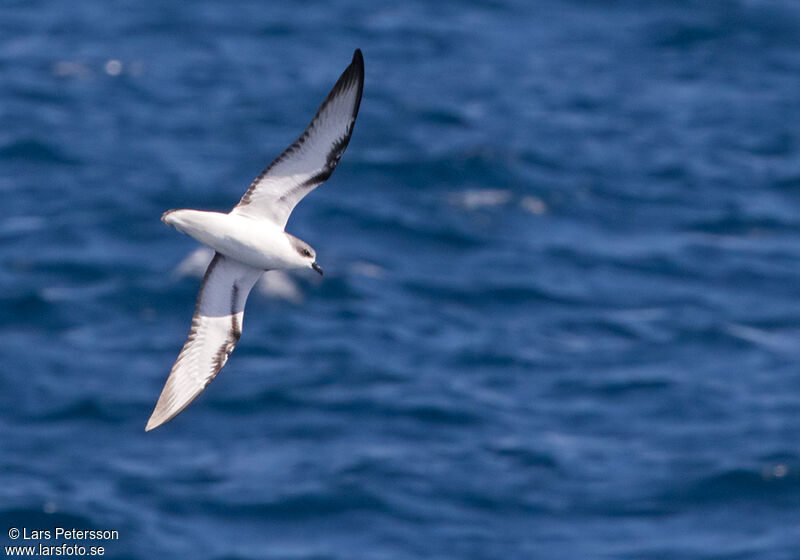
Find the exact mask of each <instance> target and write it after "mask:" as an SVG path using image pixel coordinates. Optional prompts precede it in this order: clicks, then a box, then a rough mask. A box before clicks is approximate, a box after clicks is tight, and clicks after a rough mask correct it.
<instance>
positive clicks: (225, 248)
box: [145, 49, 364, 431]
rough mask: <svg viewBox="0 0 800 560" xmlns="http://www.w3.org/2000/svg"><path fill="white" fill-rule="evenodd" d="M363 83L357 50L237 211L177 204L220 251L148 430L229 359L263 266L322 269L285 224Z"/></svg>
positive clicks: (337, 142)
mask: <svg viewBox="0 0 800 560" xmlns="http://www.w3.org/2000/svg"><path fill="white" fill-rule="evenodd" d="M363 88H364V58H363V57H362V55H361V50H360V49H356V51H355V53H353V60H352V62H351V63H350V66H348V67H347V69H346V70H345V71H344V72H343V73H342V75H341V76H340V77H339V79H338V80H337V81H336V84H335V85H334V86H333V89H332V90H331V92H330V93H329V94H328V97H327V98H326V99H325V101H323V103H322V105H321V106H320V107H319V109H318V110H317V114H316V115H314V118H313V119H311V123H310V124H309V125H308V127H307V128H306V129H305V131H304V132H303V134H301V135H300V137H299V138H298V139H297V140H295V141H294V143H293V144H292V145H291V146H289V147H288V148H286V150H284V152H283V153H282V154H281V155H279V156H278V157H277V158H276V159H275V160H274V161H273V162H272V163H270V164H269V166H268V167H267V168H266V169H264V171H262V172H261V174H260V175H259V176H258V177H256V179H255V180H254V181H253V183H252V184H251V185H250V188H249V189H247V192H245V193H244V196H242V199H241V200H240V201H239V203H238V204H237V205H236V206H235V207H234V208H233V210H231V211H230V212H228V213H227V214H223V213H220V212H202V211H200V210H169V211H168V212H165V213H164V215H163V216H162V217H161V221H163V222H164V223H165V224H167V225H170V226H173V227H174V228H175V229H177V230H178V231H180V232H183V233H186V234H188V235H191V236H192V237H194V238H195V239H197V240H198V241H200V242H201V243H204V244H205V245H208V246H209V247H211V248H212V249H214V251H215V254H214V258H213V259H212V260H211V263H210V264H209V265H208V268H207V269H206V273H205V276H204V277H203V284H202V286H201V288H200V293H199V294H198V296H197V305H196V306H195V310H194V317H193V318H192V326H191V329H190V331H189V337H188V338H187V340H186V343H185V344H184V345H183V349H182V350H181V352H180V354H179V355H178V359H177V361H176V362H175V365H173V366H172V371H170V374H169V377H168V378H167V382H166V384H165V385H164V389H163V390H162V391H161V396H160V397H159V398H158V402H157V403H156V407H155V410H153V414H152V415H151V416H150V419H149V420H148V422H147V426H146V427H145V430H146V431H149V430H152V429H153V428H157V427H158V426H160V425H162V424H164V423H165V422H168V421H169V420H171V419H172V418H174V417H175V416H176V415H177V414H178V413H179V412H181V411H182V410H183V409H184V408H186V406H188V405H189V403H191V402H192V401H193V400H194V398H195V397H197V395H199V394H200V392H201V391H202V390H203V389H205V387H206V385H208V384H209V382H210V381H211V380H212V379H214V377H215V376H216V375H217V374H218V373H219V371H220V370H221V369H222V366H224V365H225V362H226V361H227V360H228V356H230V354H231V352H233V349H234V347H235V346H236V342H237V341H238V340H239V336H240V335H241V333H242V318H243V316H244V305H245V303H246V302H247V296H248V294H249V293H250V289H251V288H252V287H253V285H254V284H255V283H256V281H257V280H258V279H259V277H260V276H261V274H262V273H263V272H265V271H267V270H275V269H302V268H310V269H313V270H315V271H316V272H318V273H319V274H322V268H321V267H320V266H319V265H318V264H317V254H316V252H315V251H314V249H312V248H311V246H310V245H309V244H308V243H306V242H304V241H301V240H300V239H298V238H297V237H294V236H293V235H291V234H289V233H286V232H285V231H284V228H285V227H286V222H287V220H288V219H289V215H290V214H291V213H292V210H293V209H294V207H295V206H296V205H297V203H298V202H300V200H301V199H302V198H303V197H304V196H305V195H307V194H308V193H309V192H311V191H312V190H314V189H315V188H316V187H318V186H319V185H321V184H322V183H324V182H325V180H327V179H328V177H330V176H331V173H333V170H334V169H336V165H337V164H338V163H339V160H340V159H341V157H342V154H343V153H344V151H345V149H346V148H347V144H348V143H349V142H350V136H351V135H352V133H353V126H354V125H355V122H356V116H357V115H358V107H359V105H360V104H361V92H362V90H363Z"/></svg>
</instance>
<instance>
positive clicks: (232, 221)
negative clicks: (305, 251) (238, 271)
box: [163, 210, 308, 270]
mask: <svg viewBox="0 0 800 560" xmlns="http://www.w3.org/2000/svg"><path fill="white" fill-rule="evenodd" d="M163 220H164V223H165V224H167V225H170V226H173V227H174V228H175V229H177V230H178V231H180V232H183V233H185V234H187V235H190V236H192V237H194V238H195V239H197V240H198V241H199V242H200V243H203V244H204V245H208V246H209V247H211V248H212V249H214V250H215V251H217V252H218V253H222V254H223V255H225V256H226V257H230V258H232V259H234V260H237V261H239V262H241V263H244V264H246V265H248V266H252V267H253V268H257V269H259V270H273V269H286V268H307V267H308V263H307V262H306V261H305V260H303V259H301V258H299V255H298V254H297V251H296V250H295V249H294V248H293V247H292V245H291V243H290V242H289V238H288V237H287V235H286V233H284V231H283V229H282V228H281V227H280V226H279V225H277V224H275V223H273V222H271V221H269V220H255V219H253V218H249V217H247V216H242V215H239V214H233V213H231V214H223V213H221V212H203V211H201V210H173V211H172V212H168V213H166V214H165V215H164V218H163Z"/></svg>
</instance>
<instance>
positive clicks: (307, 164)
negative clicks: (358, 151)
mask: <svg viewBox="0 0 800 560" xmlns="http://www.w3.org/2000/svg"><path fill="white" fill-rule="evenodd" d="M363 89H364V58H363V57H362V56H361V51H360V50H359V49H356V51H355V53H354V54H353V61H352V62H351V63H350V66H348V67H347V69H346V70H345V71H344V73H342V75H341V76H340V77H339V80H338V81H337V82H336V85H334V86H333V89H332V90H331V92H330V93H329V94H328V97H327V99H325V101H324V102H323V103H322V105H321V106H320V108H319V109H318V110H317V114H316V115H314V118H313V119H312V120H311V124H309V125H308V127H307V128H306V130H305V132H303V134H302V135H301V136H300V138H298V139H297V140H295V142H294V144H292V145H291V146H289V147H288V148H286V150H285V151H284V152H283V153H282V154H281V155H280V156H278V157H277V158H276V159H275V161H273V162H272V163H271V164H269V167H267V168H266V169H265V170H264V171H262V172H261V175H259V176H258V177H256V179H255V181H253V183H252V184H251V185H250V188H249V189H248V190H247V192H246V193H244V196H243V197H242V199H241V200H240V201H239V204H237V205H236V207H235V208H234V209H233V210H232V212H233V213H236V214H243V215H246V216H249V217H251V218H258V219H269V220H272V221H273V222H275V223H276V224H278V225H280V227H281V228H284V227H286V221H287V220H288V219H289V215H290V214H291V213H292V210H293V209H294V207H295V206H296V205H297V203H298V202H300V200H301V199H302V198H303V197H304V196H305V195H307V194H308V193H309V192H311V191H312V190H313V189H314V188H315V187H317V186H318V185H320V184H321V183H323V182H325V180H326V179H327V178H328V177H330V176H331V173H333V170H334V169H336V165H337V164H338V163H339V159H340V158H341V157H342V154H343V153H344V150H345V148H347V144H348V143H349V142H350V136H351V134H352V133H353V125H354V124H355V122H356V116H357V115H358V107H359V105H360V104H361V92H362V90H363Z"/></svg>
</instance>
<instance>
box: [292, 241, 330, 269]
mask: <svg viewBox="0 0 800 560" xmlns="http://www.w3.org/2000/svg"><path fill="white" fill-rule="evenodd" d="M289 239H290V240H291V242H292V248H293V249H294V250H295V252H296V253H297V263H298V268H310V269H312V270H314V271H315V272H318V273H319V274H320V275H322V267H321V266H320V265H318V264H317V252H316V251H315V250H314V249H313V248H312V247H311V245H309V244H308V243H306V242H305V241H301V240H300V239H297V238H296V237H289Z"/></svg>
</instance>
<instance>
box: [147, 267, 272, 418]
mask: <svg viewBox="0 0 800 560" xmlns="http://www.w3.org/2000/svg"><path fill="white" fill-rule="evenodd" d="M261 273H262V271H261V270H258V269H255V268H251V267H249V266H247V265H245V264H242V263H240V262H238V261H235V260H233V259H230V258H228V257H225V256H223V255H221V254H220V253H217V254H215V255H214V258H213V259H212V261H211V264H209V265H208V269H206V274H205V277H204V278H203V285H202V287H201V288H200V294H199V295H198V296H197V306H196V307H195V311H194V317H193V318H192V328H191V330H190V331H189V338H188V339H187V340H186V343H185V344H184V345H183V350H181V353H180V354H179V355H178V360H177V361H176V362H175V365H174V366H172V371H171V372H170V374H169V377H168V378H167V383H166V385H164V389H163V390H162V391H161V396H160V397H158V402H157V403H156V408H155V410H154V411H153V414H152V415H151V416H150V420H148V422H147V427H145V430H146V431H149V430H152V429H153V428H157V427H158V426H160V425H161V424H163V423H165V422H168V421H169V420H171V419H172V418H174V417H175V416H176V415H177V414H178V413H179V412H180V411H181V410H183V409H184V408H186V406H188V404H189V403H190V402H192V401H193V400H194V398H195V397H196V396H197V395H199V394H200V392H201V391H202V390H203V389H205V387H206V385H208V383H209V382H210V381H211V380H212V379H214V377H215V376H216V375H217V374H218V373H219V370H221V369H222V366H224V365H225V362H226V361H227V359H228V356H229V355H230V353H231V352H233V349H234V347H235V346H236V342H237V341H238V340H239V336H240V335H241V333H242V317H243V316H244V304H245V302H247V295H248V294H249V293H250V290H251V289H252V287H253V284H255V283H256V281H257V280H258V278H259V277H260V276H261Z"/></svg>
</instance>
